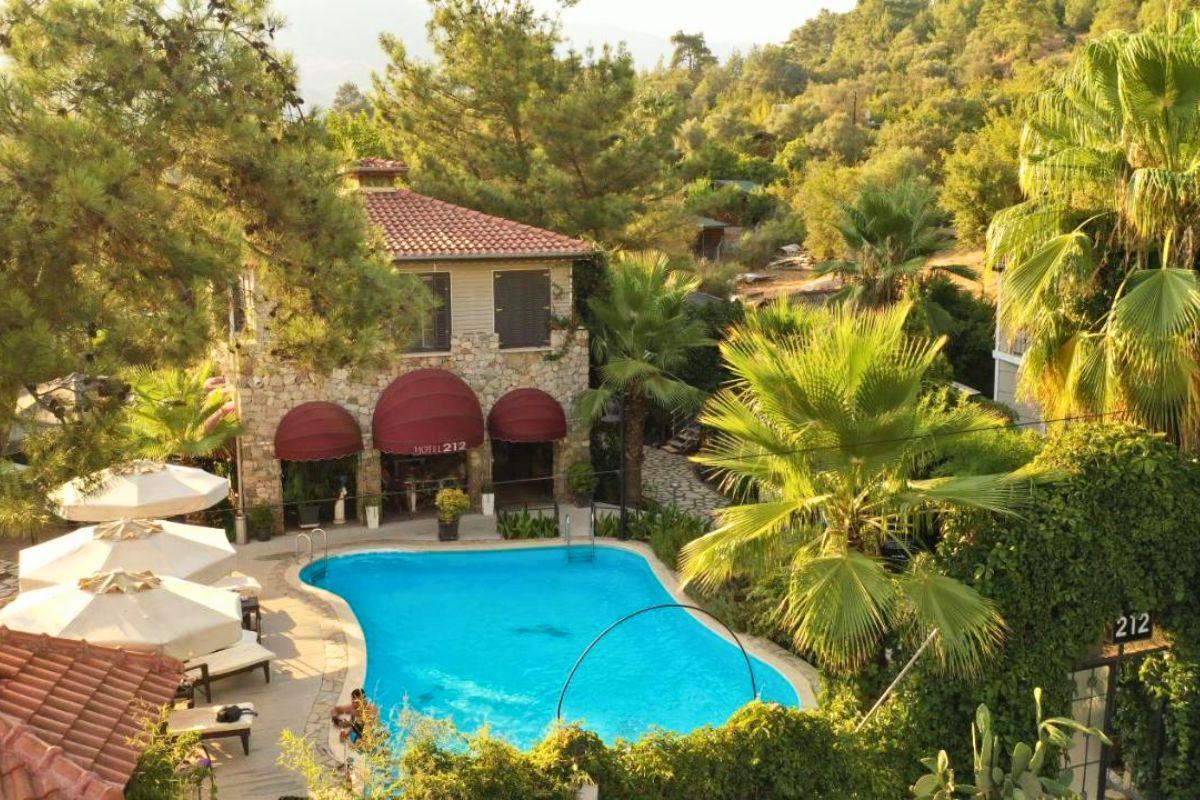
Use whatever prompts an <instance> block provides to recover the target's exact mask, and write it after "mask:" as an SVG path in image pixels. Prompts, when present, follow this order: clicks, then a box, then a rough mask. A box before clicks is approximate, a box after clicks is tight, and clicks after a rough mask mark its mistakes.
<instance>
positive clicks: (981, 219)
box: [938, 116, 1021, 247]
mask: <svg viewBox="0 0 1200 800" xmlns="http://www.w3.org/2000/svg"><path fill="white" fill-rule="evenodd" d="M1020 140H1021V126H1020V124H1019V123H1018V121H1017V120H1016V119H1014V118H1013V117H1011V116H996V117H992V118H991V119H989V120H988V122H987V124H985V125H984V126H983V127H982V128H980V129H979V130H978V131H975V132H972V133H964V134H962V135H961V136H959V137H958V139H957V140H956V141H955V143H954V151H953V152H952V153H951V154H950V155H948V156H947V157H946V164H945V173H946V179H945V181H944V182H943V184H942V187H941V190H940V192H939V193H938V200H939V201H940V203H941V205H942V207H943V208H945V209H946V211H948V212H950V214H951V215H952V216H953V217H954V229H955V232H956V233H957V234H958V240H959V241H960V242H962V243H963V244H966V245H970V246H972V247H982V246H983V243H984V234H985V233H986V232H987V227H988V224H989V223H991V221H992V216H993V215H994V214H996V212H998V211H1000V210H1001V209H1003V208H1007V207H1008V206H1010V205H1013V204H1014V203H1017V202H1019V201H1020V199H1021V188H1020V186H1019V185H1018V184H1017V166H1018V159H1017V147H1018V144H1019V143H1020Z"/></svg>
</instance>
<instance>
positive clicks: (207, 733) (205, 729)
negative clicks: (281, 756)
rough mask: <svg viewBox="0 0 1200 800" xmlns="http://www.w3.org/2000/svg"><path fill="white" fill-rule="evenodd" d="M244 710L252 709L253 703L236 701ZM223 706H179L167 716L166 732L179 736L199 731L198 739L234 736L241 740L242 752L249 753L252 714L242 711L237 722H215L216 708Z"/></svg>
mask: <svg viewBox="0 0 1200 800" xmlns="http://www.w3.org/2000/svg"><path fill="white" fill-rule="evenodd" d="M235 705H237V706H238V707H240V708H241V709H243V712H245V711H254V704H253V703H236V704H235ZM219 708H223V706H200V707H199V708H179V709H176V710H174V711H172V712H171V715H170V716H169V717H168V718H167V734H168V735H170V736H179V735H181V734H184V733H199V734H200V740H201V741H204V740H206V739H223V738H226V737H232V736H236V737H238V738H239V739H241V740H242V752H243V753H245V754H246V755H250V729H251V727H252V726H253V725H254V716H255V715H254V714H247V713H243V714H242V716H241V717H240V718H239V719H238V721H237V722H217V709H219Z"/></svg>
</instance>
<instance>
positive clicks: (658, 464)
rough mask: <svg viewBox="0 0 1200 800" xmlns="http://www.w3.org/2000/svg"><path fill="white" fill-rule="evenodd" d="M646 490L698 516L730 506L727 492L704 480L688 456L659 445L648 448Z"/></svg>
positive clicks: (658, 498) (647, 493) (644, 486)
mask: <svg viewBox="0 0 1200 800" xmlns="http://www.w3.org/2000/svg"><path fill="white" fill-rule="evenodd" d="M642 492H643V493H644V494H645V495H646V496H647V497H649V498H651V499H653V500H657V501H658V502H660V503H664V504H671V505H674V506H677V507H678V508H680V509H682V510H683V511H687V512H688V513H690V514H696V515H698V516H708V515H710V514H712V512H713V511H715V510H716V509H718V508H723V507H724V506H727V505H729V500H728V499H727V498H726V497H725V496H724V495H723V494H721V493H720V492H718V491H717V490H716V489H714V488H713V487H712V486H710V485H708V484H707V483H705V482H704V481H702V480H700V476H699V475H697V474H696V470H695V465H694V464H692V462H691V461H689V460H688V457H687V456H684V455H679V454H678V453H668V452H667V451H666V450H662V449H660V448H657V447H647V448H646V449H645V461H644V462H643V463H642Z"/></svg>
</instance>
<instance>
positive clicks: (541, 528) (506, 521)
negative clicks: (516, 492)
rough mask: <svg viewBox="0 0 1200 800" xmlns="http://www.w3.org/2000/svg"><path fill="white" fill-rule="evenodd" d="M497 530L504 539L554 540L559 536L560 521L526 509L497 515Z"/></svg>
mask: <svg viewBox="0 0 1200 800" xmlns="http://www.w3.org/2000/svg"><path fill="white" fill-rule="evenodd" d="M496 530H497V531H498V532H499V533H500V538H502V539H553V538H554V537H555V536H558V520H556V519H555V518H554V517H553V516H546V515H545V514H534V513H531V512H529V511H528V510H525V509H522V510H520V511H502V512H500V513H499V514H497V515H496Z"/></svg>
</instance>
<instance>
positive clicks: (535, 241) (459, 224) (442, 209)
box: [363, 189, 593, 260]
mask: <svg viewBox="0 0 1200 800" xmlns="http://www.w3.org/2000/svg"><path fill="white" fill-rule="evenodd" d="M363 202H364V203H365V204H366V209H367V217H368V218H369V219H370V220H371V221H372V222H373V223H375V224H376V225H378V226H379V227H380V228H381V229H382V230H383V236H384V241H385V242H386V244H387V248H388V251H389V252H390V253H391V254H392V255H393V256H394V257H395V258H397V259H400V260H405V259H408V260H425V259H436V258H447V259H455V258H504V257H517V258H533V257H539V256H540V257H545V258H571V257H578V256H582V255H586V254H588V253H591V252H592V250H593V248H592V246H591V245H590V244H588V243H587V242H581V241H579V240H578V239H572V238H571V237H569V236H564V235H562V234H561V233H554V232H553V231H548V230H544V229H542V228H535V227H533V226H532V225H524V224H522V223H520V222H513V221H512V220H509V219H503V218H501V217H493V216H492V215H490V214H484V213H481V212H479V211H472V210H471V209H469V208H463V207H462V206H456V205H454V204H452V203H446V202H443V201H441V200H435V199H434V198H432V197H427V196H426V195H423V194H417V193H416V192H411V191H408V190H407V189H395V190H390V191H381V192H365V193H364V194H363Z"/></svg>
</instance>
